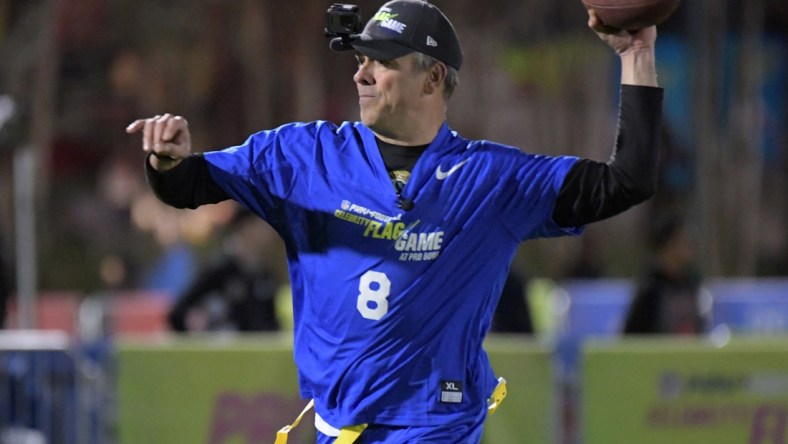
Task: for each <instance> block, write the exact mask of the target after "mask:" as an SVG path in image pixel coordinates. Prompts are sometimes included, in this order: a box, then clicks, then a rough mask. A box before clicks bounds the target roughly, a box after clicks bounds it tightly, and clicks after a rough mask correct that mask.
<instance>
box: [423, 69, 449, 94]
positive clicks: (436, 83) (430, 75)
mask: <svg viewBox="0 0 788 444" xmlns="http://www.w3.org/2000/svg"><path fill="white" fill-rule="evenodd" d="M446 73H447V69H446V65H444V64H443V63H436V64H434V65H432V66H431V67H430V69H429V70H428V71H427V78H426V79H425V80H424V93H425V94H427V95H430V94H434V93H436V92H437V93H440V94H443V81H444V80H445V79H446Z"/></svg>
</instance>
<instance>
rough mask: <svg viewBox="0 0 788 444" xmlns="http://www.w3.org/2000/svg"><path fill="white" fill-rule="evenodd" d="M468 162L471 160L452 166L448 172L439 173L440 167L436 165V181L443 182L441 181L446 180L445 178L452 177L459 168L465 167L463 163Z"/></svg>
mask: <svg viewBox="0 0 788 444" xmlns="http://www.w3.org/2000/svg"><path fill="white" fill-rule="evenodd" d="M469 160H471V159H465V160H463V161H462V162H460V163H458V164H456V165H454V166H453V167H451V168H450V169H449V171H441V166H440V165H438V168H435V177H437V178H438V180H443V179H445V178H447V177H449V176H451V175H452V173H454V172H455V171H457V170H459V169H460V168H461V167H462V166H463V165H465V163H466V162H468V161H469Z"/></svg>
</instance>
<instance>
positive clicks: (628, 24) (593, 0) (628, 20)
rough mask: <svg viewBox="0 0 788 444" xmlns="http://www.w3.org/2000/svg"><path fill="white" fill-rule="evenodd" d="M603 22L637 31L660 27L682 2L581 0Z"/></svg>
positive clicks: (673, 0) (662, 0)
mask: <svg viewBox="0 0 788 444" xmlns="http://www.w3.org/2000/svg"><path fill="white" fill-rule="evenodd" d="M581 1H582V2H583V5H585V7H586V8H587V9H593V10H594V11H596V13H597V15H598V16H599V18H600V19H602V22H603V23H604V24H606V25H608V26H612V27H614V28H619V29H627V30H635V29H642V28H646V27H648V26H651V25H658V24H660V23H662V22H663V21H665V19H667V18H668V17H670V15H671V14H673V12H674V11H676V8H677V7H678V6H679V1H680V0H581Z"/></svg>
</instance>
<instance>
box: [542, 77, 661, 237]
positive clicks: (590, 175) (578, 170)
mask: <svg viewBox="0 0 788 444" xmlns="http://www.w3.org/2000/svg"><path fill="white" fill-rule="evenodd" d="M662 95H663V90H662V88H654V87H648V86H634V85H621V104H620V107H619V116H618V134H617V136H616V143H615V147H614V150H613V154H612V155H611V157H610V160H609V161H608V162H607V163H605V162H597V161H593V160H588V159H581V160H579V161H578V162H577V163H576V164H575V165H574V166H573V167H572V168H571V169H570V170H569V172H568V173H567V176H566V178H565V179H564V183H563V185H562V186H561V191H560V192H559V194H558V199H557V201H556V205H555V208H554V209H553V221H555V223H556V224H558V225H559V226H561V227H577V226H581V225H585V224H588V223H591V222H596V221H598V220H602V219H606V218H608V217H611V216H614V215H616V214H618V213H621V212H622V211H624V210H626V209H628V208H630V207H632V206H633V205H637V204H639V203H641V202H643V201H644V200H646V199H648V198H650V197H651V196H653V195H654V193H655V192H656V186H657V167H658V160H659V159H658V154H659V135H660V126H661V124H662Z"/></svg>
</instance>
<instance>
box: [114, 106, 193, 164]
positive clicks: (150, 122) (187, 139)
mask: <svg viewBox="0 0 788 444" xmlns="http://www.w3.org/2000/svg"><path fill="white" fill-rule="evenodd" d="M140 130H142V149H143V151H145V152H146V153H152V154H153V156H151V159H150V163H151V166H152V167H153V168H155V169H156V170H159V171H162V170H168V169H170V168H172V167H174V166H175V165H177V164H178V163H180V161H181V160H183V159H184V158H186V157H188V156H189V155H190V154H191V151H192V148H191V134H190V133H189V122H187V121H186V119H184V118H183V117H181V116H173V115H172V114H169V113H168V114H164V115H163V116H154V117H151V118H147V119H138V120H135V121H134V122H132V123H131V124H130V125H129V126H127V127H126V132H127V133H129V134H135V133H138V132H140Z"/></svg>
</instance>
